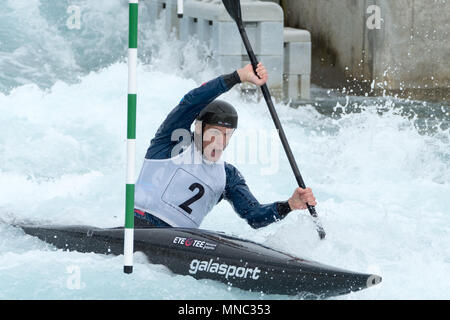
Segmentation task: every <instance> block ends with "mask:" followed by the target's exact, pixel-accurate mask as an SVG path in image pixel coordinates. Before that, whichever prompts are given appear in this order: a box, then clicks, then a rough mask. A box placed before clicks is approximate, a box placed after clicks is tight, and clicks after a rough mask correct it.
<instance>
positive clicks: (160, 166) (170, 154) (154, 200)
mask: <svg viewBox="0 0 450 320" xmlns="http://www.w3.org/2000/svg"><path fill="white" fill-rule="evenodd" d="M256 73H257V75H258V76H257V75H256V74H255V73H254V71H253V68H252V65H251V64H248V65H246V66H245V67H243V68H241V69H238V70H236V71H235V72H233V73H231V74H226V75H222V76H219V77H217V78H215V79H213V80H211V81H209V82H206V83H204V84H203V85H201V86H200V87H198V88H196V89H193V90H191V91H190V92H188V93H187V94H186V95H185V96H184V97H183V99H182V100H181V101H180V103H179V104H178V106H176V107H175V108H174V109H173V110H172V111H171V112H170V113H169V115H168V116H167V118H166V119H165V120H164V122H163V123H162V124H161V126H160V127H159V129H158V131H157V132H156V135H155V137H154V138H153V139H152V140H151V143H150V147H149V148H148V150H147V154H146V156H145V159H144V163H143V166H142V169H141V173H140V175H139V178H138V180H137V182H136V191H135V226H136V227H138V228H142V227H185V228H198V227H199V226H200V224H201V222H202V220H203V219H204V218H205V216H206V215H207V214H208V213H209V212H210V211H211V210H212V208H213V207H214V206H215V205H216V204H217V203H218V202H219V201H221V200H222V199H226V200H228V201H229V202H230V204H231V205H232V207H233V208H234V210H235V211H236V212H237V214H238V215H239V216H240V217H241V218H243V219H245V220H246V221H247V223H248V224H249V225H250V226H251V227H253V228H261V227H265V226H267V225H269V224H271V223H273V222H276V221H279V220H281V219H283V218H284V217H286V215H287V214H288V213H290V212H291V211H292V210H298V209H306V208H307V203H308V204H310V205H312V206H315V205H316V199H315V197H314V195H313V193H312V191H311V189H310V188H306V189H302V188H296V189H295V190H294V192H293V194H292V196H291V197H290V198H289V199H288V200H287V201H279V202H274V203H270V204H260V203H259V202H258V200H257V199H256V198H255V197H254V196H253V195H252V193H251V192H250V190H249V187H248V186H247V184H246V182H245V180H244V178H243V176H242V175H241V174H240V172H239V171H238V170H237V169H236V168H235V167H234V166H233V165H231V164H230V163H226V162H224V161H222V160H221V156H222V153H223V151H224V150H225V148H226V146H227V144H228V142H229V139H230V138H231V136H232V134H233V132H234V130H235V129H236V128H237V123H238V115H237V112H236V110H235V109H234V107H233V106H232V105H231V104H229V103H227V102H225V101H221V100H216V98H217V97H219V96H220V95H221V94H222V93H225V92H227V91H228V90H230V89H231V88H232V87H233V86H234V85H236V84H238V83H243V82H249V83H253V84H255V85H257V86H262V85H263V84H265V83H266V82H267V79H268V74H267V70H266V68H265V67H264V65H263V64H262V63H259V64H258V66H257V69H256ZM194 121H195V130H194V133H191V131H190V128H191V125H192V123H193V122H194ZM186 133H187V134H186Z"/></svg>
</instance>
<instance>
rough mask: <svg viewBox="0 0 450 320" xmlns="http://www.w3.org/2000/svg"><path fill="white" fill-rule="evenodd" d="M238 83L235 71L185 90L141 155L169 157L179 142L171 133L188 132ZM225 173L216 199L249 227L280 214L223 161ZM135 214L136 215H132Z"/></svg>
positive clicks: (258, 224) (263, 223)
mask: <svg viewBox="0 0 450 320" xmlns="http://www.w3.org/2000/svg"><path fill="white" fill-rule="evenodd" d="M239 82H240V80H239V76H238V75H237V72H234V73H232V74H228V75H223V76H220V77H217V78H215V79H213V80H211V81H209V82H206V83H204V84H203V85H201V86H200V87H198V88H196V89H193V90H191V91H190V92H188V93H187V94H186V95H185V96H184V97H183V99H182V100H181V101H180V103H179V104H178V106H176V107H175V108H174V109H173V110H172V111H171V112H170V113H169V115H168V116H167V118H166V119H165V120H164V122H163V123H162V124H161V126H160V127H159V129H158V131H157V132H156V135H155V137H154V138H153V139H152V140H151V143H150V147H149V148H148V150H147V154H146V156H145V158H146V159H168V158H170V157H171V151H172V148H173V147H174V146H175V145H177V144H178V143H179V141H172V132H173V131H174V130H176V129H185V130H188V131H190V128H191V125H192V123H193V122H194V120H195V118H196V117H197V115H198V114H199V113H200V111H201V110H202V109H203V108H204V107H206V106H207V105H208V104H209V103H210V102H212V101H213V100H214V99H216V98H217V97H218V96H219V95H221V94H222V93H225V92H227V91H228V90H230V89H231V88H232V87H233V86H234V85H235V84H237V83H239ZM225 173H226V186H225V191H224V193H223V195H222V197H221V198H220V200H219V202H220V201H221V200H222V199H226V200H228V201H229V202H230V204H231V205H232V207H233V208H234V210H235V211H236V212H237V213H238V214H239V216H240V217H242V218H243V219H245V220H246V221H247V222H248V224H249V225H250V226H251V227H253V228H261V227H265V226H267V225H269V224H271V223H273V222H275V221H278V220H281V219H282V218H283V217H284V215H280V214H279V212H278V210H277V204H278V203H277V202H275V203H271V204H260V203H259V202H258V200H256V198H255V197H254V196H253V195H252V193H251V192H250V189H249V188H248V186H247V184H246V183H245V180H244V178H243V177H242V175H241V174H240V172H239V171H238V170H237V169H236V168H235V167H234V166H232V165H231V164H229V163H225ZM136 217H139V216H138V215H136ZM154 218H155V217H153V216H152V217H150V219H151V221H152V223H153V224H155V222H156V224H158V223H157V222H158V221H157V219H154ZM147 219H148V214H147Z"/></svg>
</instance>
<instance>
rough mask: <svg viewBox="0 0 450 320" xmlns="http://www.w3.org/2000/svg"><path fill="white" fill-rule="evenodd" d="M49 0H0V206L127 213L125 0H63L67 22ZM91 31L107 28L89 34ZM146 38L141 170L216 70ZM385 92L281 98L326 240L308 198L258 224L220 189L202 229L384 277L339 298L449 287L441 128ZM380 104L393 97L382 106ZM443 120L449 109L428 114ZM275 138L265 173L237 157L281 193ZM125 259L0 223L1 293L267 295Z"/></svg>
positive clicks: (16, 213) (260, 187)
mask: <svg viewBox="0 0 450 320" xmlns="http://www.w3.org/2000/svg"><path fill="white" fill-rule="evenodd" d="M58 3H59V2H58ZM60 3H61V4H60V7H58V8H59V9H58V10H59V11H57V9H52V8H47V5H46V2H45V1H41V2H39V1H37V0H36V1H8V4H7V5H6V6H5V7H3V8H2V9H0V10H1V11H0V21H1V22H0V27H1V28H0V37H1V38H0V40H1V47H0V48H1V49H0V66H1V70H2V74H1V78H0V80H1V88H2V91H3V93H0V218H1V220H3V221H7V222H11V221H14V220H18V221H33V222H36V221H39V222H43V223H52V224H86V225H95V226H99V227H112V226H119V225H122V224H123V221H124V217H123V211H124V209H123V206H124V190H125V187H124V181H125V151H126V144H125V142H126V141H125V139H126V121H125V119H126V94H127V92H126V90H127V67H126V64H125V63H123V58H124V55H125V52H126V51H125V50H126V49H124V48H126V34H123V32H122V33H120V36H121V37H122V39H121V41H122V42H121V44H120V45H119V44H118V43H116V42H115V41H113V39H117V38H115V37H116V35H118V34H119V33H118V31H117V30H116V28H115V27H114V28H113V26H116V24H117V25H118V26H119V27H123V28H125V29H126V18H127V12H126V11H125V13H123V10H124V8H125V10H126V4H125V3H124V1H122V2H120V4H114V5H113V4H109V5H108V3H110V2H109V1H99V2H98V1H97V2H96V4H97V5H99V4H100V7H99V8H102V9H96V8H97V5H96V7H94V6H93V5H92V4H89V3H90V2H88V1H74V3H75V4H78V5H80V6H81V7H82V8H83V10H84V11H82V12H85V14H84V15H83V17H84V19H85V20H83V21H84V22H83V23H86V25H87V26H86V27H85V28H83V25H82V28H81V29H80V30H77V31H75V32H77V33H75V34H74V33H70V32H69V31H67V30H65V29H64V22H65V20H64V19H60V20H61V21H62V22H61V21H59V20H58V19H57V17H58V15H63V16H64V17H65V16H66V15H65V8H67V6H68V4H72V2H70V3H69V2H68V1H61V2H60ZM101 5H103V7H102V6H101ZM111 12H114V14H115V17H114V19H112V18H111V16H110V13H111ZM25 14H27V17H28V18H27V19H28V20H26V21H27V23H25V24H24V25H21V26H16V27H17V28H18V29H19V30H24V32H23V34H24V36H23V37H27V36H28V37H29V38H27V39H24V41H23V43H17V48H15V49H14V48H12V47H13V46H12V45H11V43H13V42H12V38H13V36H12V35H11V34H10V33H8V32H6V31H7V27H8V28H11V27H12V26H13V25H14V24H11V25H8V22H7V21H8V19H6V18H8V17H9V18H10V19H13V18H14V17H18V16H23V15H25ZM142 14H144V13H142ZM108 17H109V18H108ZM89 19H92V20H89ZM99 19H100V20H99ZM55 21H57V22H55ZM92 21H97V24H93V23H89V22H92ZM100 22H101V23H100ZM36 25H39V26H41V29H40V30H41V32H39V33H36V31H35V29H36ZM143 25H144V30H147V29H145V28H146V27H147V28H149V29H148V30H151V29H150V27H149V26H147V25H146V24H145V21H144V22H143ZM88 26H89V27H88ZM93 26H95V28H94V27H93ZM117 28H118V27H117ZM92 29H95V30H94V31H93V30H92ZM96 32H100V33H102V34H103V35H104V36H103V37H99V39H100V38H101V39H104V41H100V42H98V41H94V40H95V39H96V36H97V33H96ZM79 37H81V38H79ZM83 37H84V40H85V41H82V40H83ZM77 39H78V40H77ZM25 40H26V41H25ZM97 40H98V39H97ZM17 41H19V42H20V40H17ZM24 43H27V45H26V46H25V45H24ZM142 43H143V44H142V47H143V48H142V50H141V52H142V53H141V61H142V62H146V63H145V64H144V63H141V64H140V65H139V70H138V79H139V80H138V87H139V95H138V124H137V138H138V140H137V159H138V161H137V163H136V167H137V170H139V167H140V165H141V159H143V157H144V154H145V152H146V149H147V147H148V143H149V141H150V139H151V138H152V136H153V134H154V133H155V131H156V129H157V128H158V126H159V124H160V122H161V121H162V120H163V119H164V118H165V116H166V115H167V113H168V112H169V111H170V110H171V108H173V107H174V106H175V105H176V104H177V103H178V102H179V100H180V99H181V98H182V96H183V95H184V94H185V93H186V92H188V91H189V90H191V89H193V88H195V87H196V86H198V85H200V84H201V83H203V82H205V81H207V80H209V79H212V78H213V77H215V76H217V75H218V74H217V73H216V70H215V69H214V67H212V66H210V65H209V63H208V62H207V59H204V58H203V57H204V56H202V55H203V54H204V51H201V52H200V53H199V52H198V50H196V49H195V42H193V43H191V45H189V46H188V47H184V48H183V47H182V46H181V44H179V43H178V42H176V41H174V40H172V39H167V36H166V35H165V34H164V33H163V32H162V31H161V30H160V29H159V28H157V29H156V30H154V29H153V31H152V33H151V36H149V33H147V34H142ZM37 47H40V48H41V50H42V51H41V53H38V51H36V50H35V49H36V48H37ZM107 48H110V50H107ZM121 50H122V51H123V52H122V51H121ZM110 52H112V53H111V54H109V53H110ZM180 52H181V54H180ZM50 53H51V55H49V54H50ZM93 55H94V57H95V58H92V56H93ZM32 56H33V57H35V58H36V61H35V62H33V63H31V62H30V61H31V60H30V59H31V58H30V57H32ZM87 57H91V58H92V59H91V60H90V61H89V59H87ZM44 61H46V63H48V67H46V68H43V67H42V65H43V62H44ZM99 61H102V62H99ZM174 61H175V63H174ZM181 61H183V62H184V65H183V67H180V62H181ZM27 63H28V64H27ZM231 71H232V70H230V72H231ZM222 98H223V99H226V100H227V101H229V102H231V103H232V104H233V105H235V106H236V107H237V109H238V112H239V116H240V120H239V121H240V130H241V132H245V131H246V130H258V129H261V128H272V127H273V124H272V120H271V118H270V115H269V113H268V111H267V107H266V106H265V103H264V102H263V101H261V102H259V103H255V102H253V103H252V102H244V101H243V100H241V98H240V97H239V96H238V94H237V93H236V92H235V91H231V92H229V93H227V94H225V95H224V96H222ZM394 103H395V102H393V100H392V99H387V100H386V101H385V104H384V105H382V106H379V105H373V106H369V107H366V108H364V110H363V111H362V112H361V113H351V114H348V115H344V116H342V117H339V118H336V117H329V116H325V115H322V114H321V113H319V112H318V111H316V110H315V109H314V108H313V107H305V108H301V109H298V110H295V109H289V108H287V107H286V106H284V105H281V104H277V105H276V107H277V110H278V112H279V115H280V118H281V121H282V123H283V124H284V128H285V131H286V133H287V135H288V139H289V142H290V144H291V147H292V149H293V152H294V155H295V157H296V159H297V162H298V164H299V167H300V170H301V172H302V175H303V177H304V179H305V181H306V183H307V184H308V186H311V187H312V188H313V190H314V193H315V195H316V197H317V199H318V202H319V204H318V206H317V211H318V213H319V216H320V219H321V222H322V224H323V226H324V229H325V230H326V231H327V239H326V240H325V241H320V240H319V239H318V237H317V234H316V231H315V229H314V224H313V223H312V221H311V219H310V217H309V214H308V213H307V212H306V211H302V212H294V213H291V214H290V215H289V216H288V217H287V218H286V219H284V220H283V221H281V222H278V223H275V224H272V225H270V226H268V227H266V228H263V229H259V230H253V229H252V228H250V227H249V226H248V225H247V224H246V223H245V221H244V220H242V219H240V218H239V217H238V216H237V214H235V213H234V212H233V210H232V208H231V206H230V205H229V204H228V203H226V202H222V203H220V204H219V205H218V206H216V208H215V209H214V210H213V212H211V213H210V214H209V216H208V217H207V218H206V219H205V221H204V223H203V225H202V228H205V229H213V230H221V231H225V232H227V233H230V234H234V235H237V236H240V237H242V238H247V239H252V240H255V241H258V242H261V243H264V244H266V245H269V246H272V247H275V248H278V249H282V250H283V251H287V252H290V253H293V254H295V255H298V256H300V257H304V258H308V259H313V260H316V261H319V262H323V263H326V264H329V265H333V266H337V267H341V268H345V269H350V270H354V271H361V272H373V273H377V274H379V275H381V276H382V277H383V282H382V283H381V284H380V285H378V286H376V287H374V288H370V289H368V290H364V291H362V292H358V293H353V294H350V295H346V296H343V297H340V299H401V298H404V299H449V298H450V276H449V271H450V249H449V248H450V236H449V231H450V209H449V208H450V171H449V168H450V152H449V150H450V142H449V131H448V129H446V130H444V129H437V130H436V131H433V132H431V131H430V132H428V133H419V132H418V129H417V128H416V126H415V121H414V120H408V119H406V118H405V117H403V116H401V115H399V114H398V112H395V111H394V108H393V104H394ZM336 105H337V102H336ZM380 107H388V108H390V109H391V111H387V112H385V113H384V114H383V115H379V113H377V109H379V108H380ZM444 120H445V121H448V120H449V115H448V113H447V114H446V119H443V120H442V119H441V120H439V121H444ZM237 139H238V135H237V137H235V139H233V140H232V142H231V145H230V149H232V148H233V144H236V140H237ZM277 147H279V148H280V149H279V150H280V151H279V156H278V157H277V159H278V161H279V162H280V163H279V168H280V170H278V171H277V172H276V173H274V174H273V175H269V176H267V175H260V167H261V166H258V165H251V164H236V166H237V167H238V168H239V169H240V171H241V172H242V174H243V175H244V176H245V178H246V180H247V183H248V185H249V186H250V188H251V190H252V192H253V193H254V194H255V196H256V197H257V198H258V199H260V200H261V202H263V203H268V202H272V201H278V200H284V199H287V198H288V197H289V196H290V194H291V193H292V191H293V189H294V188H295V186H296V185H295V179H294V177H293V174H292V172H291V170H290V168H289V164H288V162H287V160H286V159H285V156H284V153H283V152H282V149H281V146H280V145H279V144H277ZM122 263H123V259H122V257H113V256H111V257H110V256H101V255H94V254H81V253H75V252H62V251H55V250H54V249H53V248H52V247H51V246H49V245H46V244H45V243H43V242H41V241H39V240H37V239H36V238H33V237H30V236H27V235H24V233H23V232H22V231H20V230H18V229H16V228H13V227H11V226H9V225H8V224H0V299H7V298H9V299H26V298H31V299H33V298H40V299H240V298H242V299H258V298H265V297H264V296H263V297H261V296H260V295H259V294H256V293H247V292H243V291H240V290H237V289H229V288H227V287H226V286H224V285H222V284H218V283H214V282H210V281H209V282H208V281H197V280H194V279H193V278H191V277H187V276H177V275H173V274H171V273H170V272H169V271H167V270H165V269H164V268H162V267H161V266H155V265H149V264H147V263H146V261H145V257H144V256H143V255H140V254H137V255H136V257H135V263H136V264H135V271H134V273H133V274H132V275H131V276H130V275H124V274H123V273H122ZM72 267H75V268H77V269H76V270H79V271H80V280H81V283H80V286H79V287H78V288H74V287H73V286H71V283H72V282H71V280H72V279H73V278H72V277H71V273H70V272H69V271H70V270H72V269H70V268H72ZM68 268H69V269H68ZM270 298H280V299H291V298H292V297H284V296H275V297H274V296H270Z"/></svg>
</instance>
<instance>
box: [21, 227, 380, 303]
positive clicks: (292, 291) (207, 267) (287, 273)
mask: <svg viewBox="0 0 450 320" xmlns="http://www.w3.org/2000/svg"><path fill="white" fill-rule="evenodd" d="M18 227H20V228H22V229H23V230H24V231H25V233H27V234H29V235H32V236H36V237H38V238H39V239H41V240H43V241H45V242H47V243H50V244H52V245H54V246H55V247H57V248H59V249H65V250H69V251H78V252H94V253H99V254H113V255H121V254H123V237H124V229H123V228H113V229H101V228H95V227H90V226H35V225H29V226H25V225H23V226H18ZM134 251H135V252H136V251H140V252H143V253H144V254H145V255H146V256H147V258H148V260H149V262H150V263H153V264H161V265H164V266H166V267H168V268H169V269H170V270H171V271H172V272H173V273H175V274H180V275H190V276H192V277H194V278H196V279H211V280H216V281H220V282H223V283H225V284H227V285H229V286H232V287H237V288H240V289H244V290H249V291H253V292H262V293H265V294H282V295H301V296H305V297H314V298H326V297H331V296H337V295H342V294H347V293H350V292H352V291H359V290H362V289H365V288H368V287H371V286H373V285H376V284H378V283H380V282H381V277H380V276H377V275H371V274H363V273H356V272H352V271H348V270H342V269H338V268H334V267H330V266H327V265H324V264H320V263H317V262H314V261H308V260H304V259H301V258H298V257H295V256H292V255H290V254H287V253H284V252H281V251H278V250H274V249H271V248H268V247H266V246H264V245H261V244H258V243H255V242H252V241H248V240H243V239H239V238H236V237H232V236H228V235H225V234H223V233H219V232H213V231H207V230H201V229H183V228H151V229H134Z"/></svg>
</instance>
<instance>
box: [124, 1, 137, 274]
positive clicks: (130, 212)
mask: <svg viewBox="0 0 450 320" xmlns="http://www.w3.org/2000/svg"><path fill="white" fill-rule="evenodd" d="M129 10H130V17H129V36H128V113H127V114H128V115H127V178H126V179H127V180H126V191H125V198H126V199H125V236H124V244H123V246H124V252H123V254H124V266H123V272H125V273H132V272H133V242H134V179H135V173H134V162H135V153H136V97H137V88H136V83H137V81H136V80H137V79H136V78H137V72H136V69H137V39H138V0H129Z"/></svg>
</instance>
